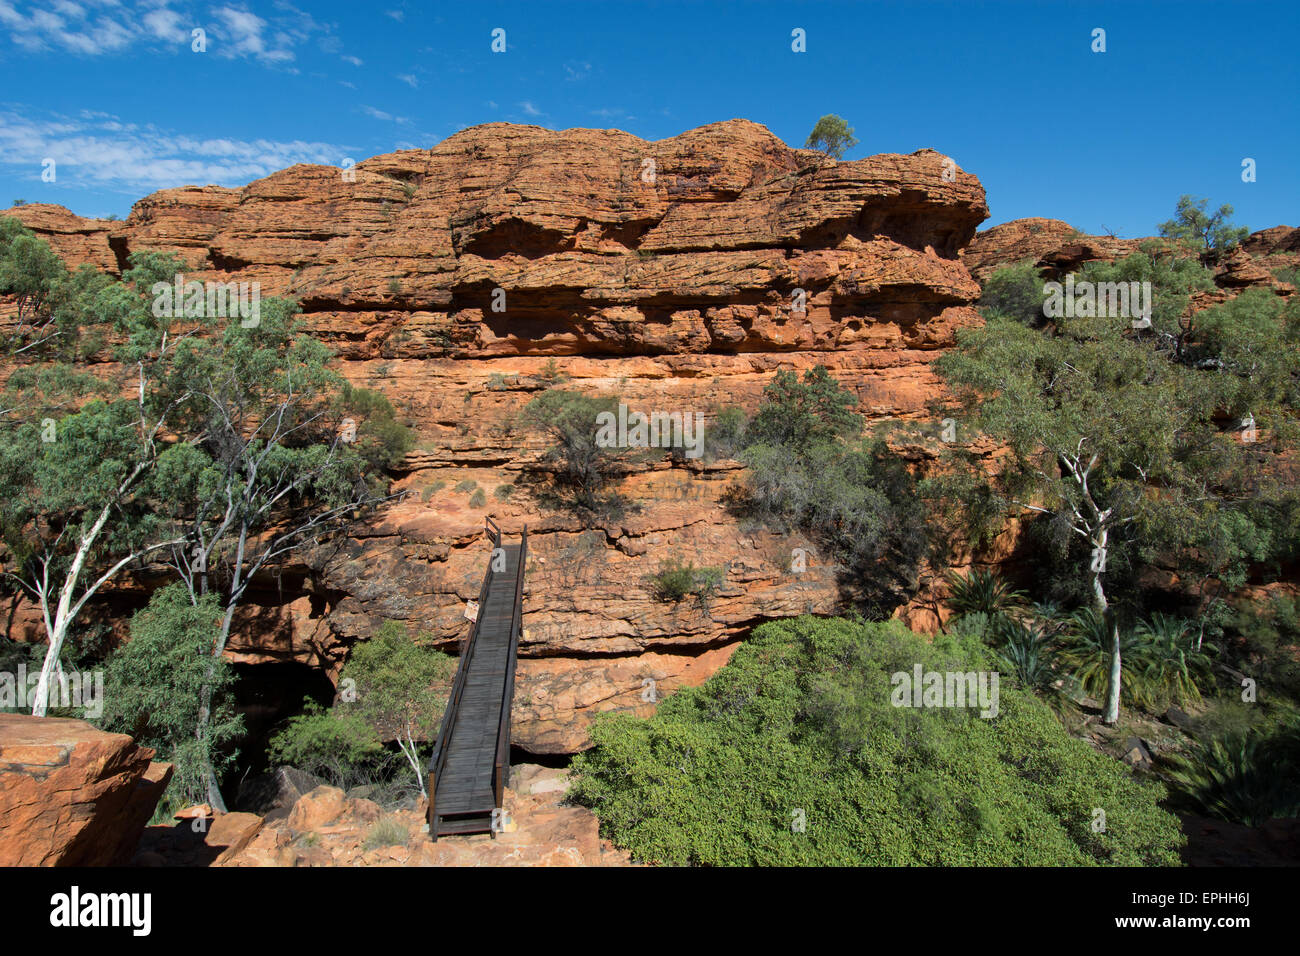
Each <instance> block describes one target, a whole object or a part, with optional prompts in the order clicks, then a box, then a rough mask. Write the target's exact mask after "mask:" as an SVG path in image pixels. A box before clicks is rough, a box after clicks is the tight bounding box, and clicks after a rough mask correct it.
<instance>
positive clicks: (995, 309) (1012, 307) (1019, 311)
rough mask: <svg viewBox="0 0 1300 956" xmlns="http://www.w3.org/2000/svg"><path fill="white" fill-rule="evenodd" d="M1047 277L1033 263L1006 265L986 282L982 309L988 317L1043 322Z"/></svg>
mask: <svg viewBox="0 0 1300 956" xmlns="http://www.w3.org/2000/svg"><path fill="white" fill-rule="evenodd" d="M1043 300H1044V292H1043V277H1042V275H1041V274H1040V273H1039V271H1038V270H1037V269H1036V268H1035V267H1034V264H1033V262H1032V261H1029V260H1026V261H1024V262H1017V263H1016V264H1015V265H1010V266H1003V267H1002V268H1001V269H997V270H995V271H994V272H993V274H992V275H990V276H989V277H988V278H987V279H985V280H984V286H983V290H982V292H981V294H980V301H979V309H980V312H981V314H983V315H984V317H985V318H989V317H990V316H994V315H998V316H1002V317H1003V318H1008V319H1015V320H1016V321H1017V322H1022V323H1024V324H1025V325H1030V326H1035V325H1041V324H1042V322H1043Z"/></svg>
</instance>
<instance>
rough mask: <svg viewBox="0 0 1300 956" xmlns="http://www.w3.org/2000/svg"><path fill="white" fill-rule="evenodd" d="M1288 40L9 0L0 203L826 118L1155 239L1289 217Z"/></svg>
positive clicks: (1170, 18)
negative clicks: (443, 149) (47, 165)
mask: <svg viewBox="0 0 1300 956" xmlns="http://www.w3.org/2000/svg"><path fill="white" fill-rule="evenodd" d="M1297 26H1300V5H1298V4H1297V3H1296V2H1295V0H1286V2H1278V3H1265V2H1259V3H1254V2H1220V3H1201V2H1195V0H1180V2H1170V3H1162V2H1147V3H1135V2H1124V3H1070V2H1060V0H1057V2H1044V3H1020V2H1011V0H1008V2H978V0H963V2H957V3H941V2H914V3H907V4H904V3H886V2H861V3H831V2H825V3H794V2H784V3H767V2H754V3H743V2H733V3H709V2H701V0H697V2H661V3H655V2H632V0H629V2H623V3H615V2H613V0H604V2H589V3H586V2H584V3H561V2H546V0H536V2H532V3H519V4H513V3H510V4H508V3H492V2H487V0H456V2H452V3H442V2H422V3H421V2H414V0H374V2H372V3H358V2H355V0H351V2H344V3H311V4H309V3H306V2H298V3H296V4H295V3H289V2H284V0H272V2H253V0H218V2H216V3H206V2H200V3H185V2H162V0H145V2H133V0H41V2H40V3H38V4H33V3H27V2H20V0H0V206H4V205H8V203H9V202H10V201H11V200H12V199H15V198H23V199H26V200H28V201H30V202H57V203H62V204H63V205H66V206H68V207H69V208H71V209H72V210H74V211H75V212H78V213H80V214H82V215H95V216H103V215H108V214H110V213H115V214H117V215H119V216H125V215H126V214H127V212H129V210H130V207H131V204H132V202H133V201H134V200H136V199H138V198H140V197H141V196H143V195H145V194H147V193H149V192H151V191H153V190H154V189H159V188H163V187H167V186H179V185H185V184H190V183H197V184H204V183H210V182H212V183H220V184H222V185H230V186H234V185H241V184H243V183H246V182H248V181H250V180H252V179H256V178H258V177H259V176H262V175H265V174H267V173H269V172H272V171H274V170H275V169H279V168H282V167H284V166H287V165H290V164H292V163H295V162H320V163H329V164H331V165H339V164H341V163H342V162H343V161H344V160H345V159H346V158H351V159H354V160H360V159H363V158H366V157H368V156H373V155H376V154H379V153H384V152H388V151H391V150H394V149H398V148H410V147H427V146H430V145H432V144H434V143H437V142H438V141H440V140H442V139H444V138H446V137H447V136H449V135H451V134H452V133H454V132H455V131H457V130H459V129H462V128H464V127H466V126H472V125H475V124H478V123H486V122H494V121H502V120H504V121H510V122H518V123H533V124H536V125H540V126H546V127H550V128H553V129H566V128H569V127H614V128H618V129H623V130H626V131H628V132H631V133H634V134H636V135H638V136H641V137H644V138H646V139H661V138H664V137H667V136H672V135H675V134H677V133H679V132H681V131H683V130H686V129H690V128H692V127H696V126H701V125H704V124H706V123H711V122H715V121H718V120H725V119H731V118H734V117H744V118H747V119H751V120H754V121H756V122H759V123H762V124H764V125H765V126H767V127H768V128H770V129H771V130H772V131H773V132H774V133H775V134H776V135H778V136H780V137H781V138H782V139H783V140H785V141H786V142H788V143H790V144H792V145H802V144H803V141H804V139H805V138H806V137H807V134H808V131H809V130H810V129H811V128H812V126H813V124H814V122H815V121H816V120H817V118H818V117H819V116H821V115H822V114H824V113H837V114H839V115H841V116H843V117H845V118H846V119H847V120H848V121H849V123H850V124H851V125H852V126H853V127H854V129H855V131H856V134H857V137H858V139H859V140H860V144H859V145H858V146H857V147H856V148H854V149H853V150H851V151H850V152H849V153H848V154H847V158H850V159H856V158H860V157H863V156H867V155H870V154H872V153H879V152H904V153H905V152H911V151H913V150H916V149H920V148H923V147H931V148H934V149H937V150H939V151H940V152H943V153H945V154H947V155H949V156H951V157H953V159H954V160H956V162H957V163H958V164H959V165H960V166H961V167H962V168H963V169H965V170H966V171H968V172H972V173H975V174H976V175H977V176H979V177H980V179H981V181H982V182H983V183H984V186H985V188H986V189H987V191H988V196H989V207H990V212H991V216H990V219H989V220H988V221H987V222H986V223H985V225H984V228H987V227H988V226H990V225H993V224H995V223H999V222H1005V221H1006V220H1009V219H1016V218H1020V217H1024V216H1049V217H1052V218H1058V219H1064V220H1067V221H1068V222H1071V223H1072V224H1074V225H1075V226H1078V227H1079V228H1082V229H1084V230H1085V231H1088V232H1102V231H1107V230H1109V231H1114V232H1116V233H1117V234H1119V235H1122V236H1134V235H1149V234H1152V233H1153V232H1154V231H1155V227H1156V224H1157V223H1158V222H1160V221H1162V220H1164V219H1167V218H1169V216H1170V215H1171V213H1172V211H1173V207H1174V204H1175V202H1176V201H1177V199H1178V196H1179V195H1180V194H1181V193H1192V194H1194V195H1197V196H1206V197H1209V198H1210V199H1211V200H1212V202H1213V203H1214V204H1215V205H1218V204H1219V203H1224V202H1226V203H1231V204H1232V205H1233V206H1234V207H1235V209H1236V215H1235V218H1236V220H1237V222H1239V223H1242V224H1245V225H1248V226H1250V227H1251V228H1252V229H1259V228H1265V227H1267V226H1273V225H1278V224H1287V225H1300V163H1298V162H1297V156H1300V123H1297V119H1300V115H1298V114H1300V108H1298V107H1297V102H1298V100H1297V95H1296V94H1297V91H1298V90H1300V68H1298V67H1297V62H1298V58H1297V56H1296V53H1295V43H1296V37H1297ZM1098 27H1100V28H1102V29H1104V30H1105V31H1106V52H1104V53H1094V52H1092V50H1091V46H1092V43H1093V39H1092V31H1093V30H1094V28H1098ZM196 28H198V29H203V30H204V31H205V37H206V45H207V49H206V51H205V52H202V53H197V52H194V51H193V50H192V48H191V47H192V43H193V39H192V30H194V29H196ZM495 28H501V29H504V30H505V31H506V52H505V53H493V52H492V50H491V43H492V36H491V33H492V31H493V29H495ZM795 28H800V29H803V30H804V31H805V34H806V38H807V52H804V53H795V52H793V51H792V50H791V42H792V41H791V31H792V30H794V29H795ZM1248 157H1249V158H1251V159H1254V160H1255V162H1256V170H1257V179H1256V181H1255V182H1253V183H1245V182H1243V181H1242V177H1241V172H1242V166H1241V164H1242V161H1243V159H1245V158H1248ZM45 159H54V160H55V162H56V166H55V173H56V179H55V181H54V182H43V181H42V178H41V174H42V168H43V166H42V163H43V161H44V160H45Z"/></svg>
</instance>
